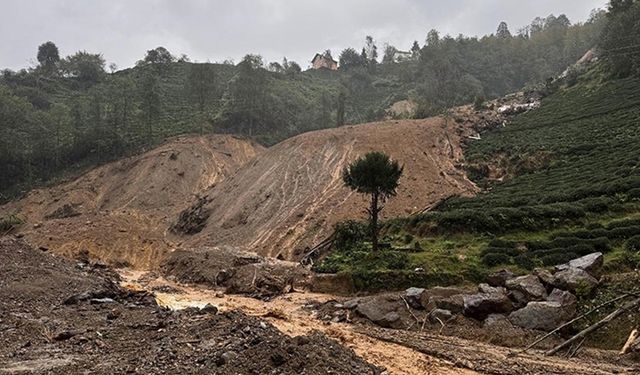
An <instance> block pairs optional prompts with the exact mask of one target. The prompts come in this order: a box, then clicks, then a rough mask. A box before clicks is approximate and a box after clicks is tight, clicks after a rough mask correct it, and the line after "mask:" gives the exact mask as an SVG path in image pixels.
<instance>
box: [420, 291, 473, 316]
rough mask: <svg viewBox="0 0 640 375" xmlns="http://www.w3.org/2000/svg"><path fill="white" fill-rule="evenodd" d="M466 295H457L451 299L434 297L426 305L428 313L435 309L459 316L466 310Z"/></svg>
mask: <svg viewBox="0 0 640 375" xmlns="http://www.w3.org/2000/svg"><path fill="white" fill-rule="evenodd" d="M463 296H464V295H463V294H455V295H453V296H450V297H439V296H433V297H431V298H429V302H427V304H426V305H424V308H425V309H426V310H427V311H431V310H433V309H443V310H449V311H451V312H452V313H454V314H459V313H461V312H462V311H463V310H464V297H463Z"/></svg>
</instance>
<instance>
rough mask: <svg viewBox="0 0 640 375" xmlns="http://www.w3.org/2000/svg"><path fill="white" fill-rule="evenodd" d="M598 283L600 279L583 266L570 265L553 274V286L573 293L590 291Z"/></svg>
mask: <svg viewBox="0 0 640 375" xmlns="http://www.w3.org/2000/svg"><path fill="white" fill-rule="evenodd" d="M597 285H598V280H597V279H596V278H595V277H593V276H591V275H590V274H589V273H588V272H587V271H585V270H583V269H581V268H575V267H569V268H567V269H565V270H563V271H558V272H556V273H555V274H554V275H553V286H555V287H556V288H558V289H562V290H568V291H570V292H573V293H575V292H576V291H580V292H584V293H589V292H591V290H593V288H595V287H596V286H597Z"/></svg>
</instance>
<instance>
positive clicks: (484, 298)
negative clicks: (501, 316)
mask: <svg viewBox="0 0 640 375" xmlns="http://www.w3.org/2000/svg"><path fill="white" fill-rule="evenodd" d="M463 300H464V315H466V316H469V317H472V318H475V319H478V320H484V319H485V318H486V317H487V316H489V314H493V313H509V312H511V310H512V309H513V305H512V304H511V300H510V299H509V297H507V295H506V294H502V293H490V294H488V293H478V294H468V295H465V296H464V297H463Z"/></svg>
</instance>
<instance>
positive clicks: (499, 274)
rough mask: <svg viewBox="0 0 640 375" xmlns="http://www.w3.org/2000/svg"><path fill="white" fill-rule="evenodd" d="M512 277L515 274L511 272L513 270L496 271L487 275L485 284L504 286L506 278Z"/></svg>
mask: <svg viewBox="0 0 640 375" xmlns="http://www.w3.org/2000/svg"><path fill="white" fill-rule="evenodd" d="M514 277H515V275H514V274H513V272H511V271H509V270H500V271H496V272H494V273H492V274H490V275H489V276H487V284H489V285H491V286H495V287H498V286H505V283H506V282H507V280H509V279H513V278H514Z"/></svg>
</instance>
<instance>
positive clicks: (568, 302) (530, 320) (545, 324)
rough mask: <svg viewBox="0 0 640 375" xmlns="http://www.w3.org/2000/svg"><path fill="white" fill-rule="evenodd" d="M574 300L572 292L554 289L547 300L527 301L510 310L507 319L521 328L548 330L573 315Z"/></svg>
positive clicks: (574, 311)
mask: <svg viewBox="0 0 640 375" xmlns="http://www.w3.org/2000/svg"><path fill="white" fill-rule="evenodd" d="M576 301H577V299H576V297H575V296H574V295H573V294H571V293H569V292H567V291H563V290H559V289H554V290H553V291H552V292H551V294H550V295H549V298H548V299H547V301H533V302H529V303H528V304H527V306H525V307H523V308H522V309H520V310H516V311H514V312H512V313H511V314H510V315H509V321H511V323H513V324H514V325H516V326H519V327H522V328H527V329H538V330H544V331H550V330H553V329H555V328H557V327H558V326H560V325H561V324H563V323H565V322H567V321H568V320H570V319H571V318H573V317H574V316H575V314H576Z"/></svg>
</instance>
